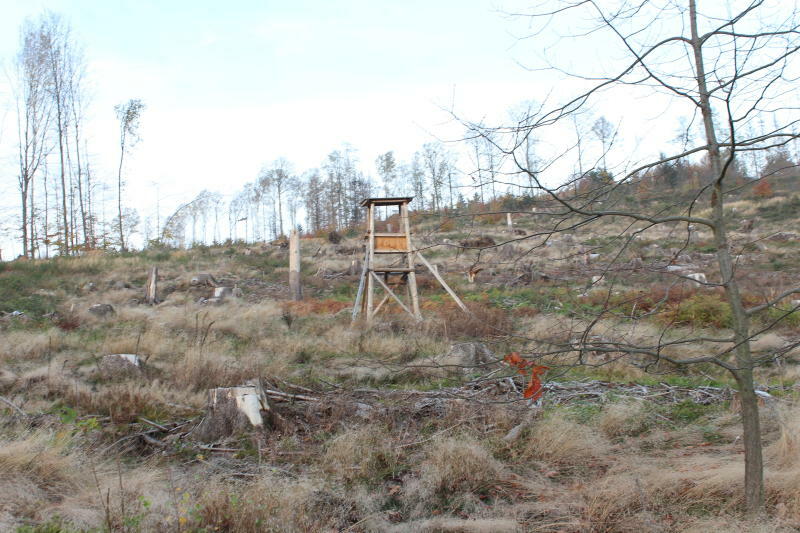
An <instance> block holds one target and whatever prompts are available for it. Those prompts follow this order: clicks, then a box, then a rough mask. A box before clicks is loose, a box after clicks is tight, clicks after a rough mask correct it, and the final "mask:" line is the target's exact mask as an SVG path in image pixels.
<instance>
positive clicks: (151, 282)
mask: <svg viewBox="0 0 800 533" xmlns="http://www.w3.org/2000/svg"><path fill="white" fill-rule="evenodd" d="M157 285H158V267H157V266H154V267H152V268H151V269H150V273H149V274H148V275H147V285H146V286H145V288H144V301H145V303H146V304H147V305H155V304H157V303H158V290H157Z"/></svg>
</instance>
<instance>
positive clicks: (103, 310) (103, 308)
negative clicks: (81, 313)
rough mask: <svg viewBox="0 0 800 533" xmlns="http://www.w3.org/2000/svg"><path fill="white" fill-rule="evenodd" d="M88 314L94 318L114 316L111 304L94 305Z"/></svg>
mask: <svg viewBox="0 0 800 533" xmlns="http://www.w3.org/2000/svg"><path fill="white" fill-rule="evenodd" d="M89 312H90V313H92V314H93V315H95V316H108V315H113V314H114V307H113V306H112V305H111V304H94V305H93V306H91V307H90V308H89Z"/></svg>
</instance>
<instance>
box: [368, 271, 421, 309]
mask: <svg viewBox="0 0 800 533" xmlns="http://www.w3.org/2000/svg"><path fill="white" fill-rule="evenodd" d="M372 277H373V278H375V279H376V280H377V281H378V283H380V284H381V287H383V290H385V291H386V292H387V294H389V296H391V297H392V298H394V300H395V301H396V302H397V303H398V304H399V305H400V307H402V308H403V310H404V311H405V312H406V313H408V314H409V315H411V316H413V317H414V318H417V317H416V316H414V313H412V312H411V310H410V309H409V308H408V307H406V304H404V303H403V301H402V300H401V299H400V298H398V297H397V295H396V294H395V293H394V291H393V290H392V289H390V288H389V286H388V285H387V284H386V283H384V282H383V280H382V279H381V278H380V276H378V275H377V274H375V273H374V272H373V273H372Z"/></svg>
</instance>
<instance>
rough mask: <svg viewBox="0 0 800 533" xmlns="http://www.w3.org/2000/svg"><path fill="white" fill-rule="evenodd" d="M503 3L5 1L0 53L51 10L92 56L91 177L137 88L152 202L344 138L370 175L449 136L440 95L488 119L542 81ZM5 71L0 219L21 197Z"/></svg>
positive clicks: (452, 128)
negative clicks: (392, 155)
mask: <svg viewBox="0 0 800 533" xmlns="http://www.w3.org/2000/svg"><path fill="white" fill-rule="evenodd" d="M507 5H508V2H507V3H506V4H505V5H504V7H505V6H507ZM500 8H501V6H500V5H499V4H498V3H496V2H493V1H489V0H469V1H463V0H460V1H458V0H437V1H435V2H434V1H425V0H422V1H418V0H411V1H408V0H404V1H402V2H400V1H393V2H390V1H375V0H372V1H370V0H344V1H341V0H337V1H325V0H320V1H295V2H277V1H263V0H261V1H258V0H246V1H236V2H231V3H221V2H218V1H213V2H212V1H208V0H200V1H197V0H194V1H191V2H189V1H175V0H170V1H155V0H149V1H136V2H134V1H130V0H72V1H59V0H28V1H25V2H21V1H13V0H12V1H9V0H3V1H0V12H2V13H3V16H2V17H0V61H2V65H3V67H4V70H6V71H7V70H8V69H9V68H10V66H11V62H12V61H13V57H14V54H15V53H16V51H17V49H18V42H19V41H18V39H19V27H20V24H21V23H22V21H23V20H24V19H25V17H36V16H38V15H39V14H40V13H42V12H43V11H44V10H51V11H54V12H56V13H59V14H61V15H62V16H63V17H64V18H65V20H66V21H67V22H68V23H69V24H70V26H71V28H72V31H73V34H74V39H75V41H76V42H78V43H80V44H81V45H82V46H83V48H84V54H85V57H86V61H87V66H88V69H87V70H88V76H87V79H88V83H89V88H90V94H91V102H90V107H89V110H88V116H87V133H88V136H89V149H90V151H91V152H92V156H93V158H92V159H93V163H94V167H95V174H96V175H97V176H99V177H101V178H102V179H104V180H106V181H108V182H109V183H112V182H113V181H114V179H115V172H116V164H117V158H118V157H119V147H118V125H117V123H116V119H115V116H114V112H113V107H114V105H115V104H117V103H120V102H123V101H126V100H128V99H130V98H140V99H142V100H143V101H144V102H145V104H146V106H147V108H146V109H145V111H144V112H143V115H142V119H141V136H142V142H141V143H140V144H139V145H138V146H137V147H136V148H135V150H134V151H133V153H132V155H131V156H130V159H129V164H128V165H127V168H126V176H127V183H128V185H127V187H128V191H129V193H128V194H129V197H130V198H132V199H138V201H141V199H143V198H145V193H146V192H147V190H149V189H153V183H154V182H157V183H159V193H160V196H161V197H162V204H163V207H162V214H163V212H165V211H167V210H168V209H169V206H170V204H171V205H172V206H174V205H177V204H178V203H180V202H181V201H183V200H187V199H189V198H191V197H193V196H194V195H195V194H197V193H198V192H199V191H200V190H201V189H203V188H208V189H211V190H217V191H220V192H223V193H232V192H234V190H236V189H238V188H239V187H241V186H242V185H243V184H244V183H245V182H247V181H250V180H252V179H254V178H255V177H256V175H257V173H258V171H259V169H260V168H261V166H262V165H263V164H265V163H268V162H269V161H271V160H273V159H276V158H278V157H286V158H287V159H288V160H290V161H291V162H292V163H293V164H294V167H295V169H296V170H299V171H302V170H304V169H307V168H313V167H317V166H319V165H320V164H321V163H322V161H323V160H324V158H325V156H326V155H327V154H328V153H329V152H330V151H332V150H333V149H336V148H339V147H340V146H341V145H342V143H344V142H347V143H350V144H351V145H352V146H353V147H355V148H356V149H357V150H358V157H359V159H360V160H361V162H362V165H361V166H362V168H363V170H364V171H365V172H367V173H369V174H374V169H373V161H374V160H375V157H376V156H377V155H378V154H379V153H382V152H385V151H387V150H395V151H396V153H397V155H398V156H399V157H400V158H402V159H405V158H408V157H410V155H411V154H412V153H413V152H414V151H415V150H417V149H419V148H420V147H421V145H422V144H423V143H424V142H428V141H430V140H432V139H433V135H435V136H438V137H440V138H444V139H454V138H457V137H458V135H459V134H460V133H461V128H460V127H456V125H455V124H453V123H452V121H450V120H449V117H448V116H447V114H446V113H443V112H442V111H441V109H440V107H441V106H444V107H450V106H451V105H453V104H455V109H456V110H457V111H459V112H462V113H465V114H469V115H471V116H474V117H478V118H480V117H481V116H484V115H487V116H498V115H501V114H502V113H503V112H504V110H506V109H507V108H508V107H509V106H510V105H512V104H514V103H515V102H518V101H521V100H524V99H530V98H534V97H536V95H537V94H541V93H542V87H543V84H542V80H541V77H536V76H531V75H530V73H527V72H525V71H524V69H521V68H520V67H519V66H518V65H517V63H516V62H515V61H516V60H517V59H518V58H515V51H514V49H513V47H514V45H515V43H516V39H515V37H513V36H512V35H511V33H510V32H511V31H512V28H511V25H510V23H509V21H508V20H507V18H506V17H505V16H504V15H503V14H502V13H500V12H499V11H498V10H499V9H500ZM6 81H7V80H6V79H3V80H2V82H0V113H1V114H0V117H4V118H5V119H6V120H5V121H3V122H2V131H0V169H1V170H0V172H2V174H0V175H1V176H3V177H2V178H0V193H1V194H2V196H3V198H4V200H3V201H2V202H0V203H1V204H2V206H3V207H4V208H5V209H4V210H3V211H1V212H0V217H3V218H8V216H9V215H10V214H13V212H14V211H13V209H11V210H10V209H9V208H10V207H15V206H16V196H15V194H16V190H15V189H16V184H15V178H14V171H15V168H14V149H15V141H16V139H15V130H14V122H13V118H14V116H13V112H12V109H11V105H12V101H11V96H10V94H9V88H8V86H7V83H6ZM11 199H13V200H11ZM9 200H11V201H9ZM134 207H138V208H139V210H140V212H141V213H142V215H143V216H144V215H147V214H149V213H148V212H147V210H145V209H142V207H141V205H135V206H134ZM7 255H8V254H6V256H7Z"/></svg>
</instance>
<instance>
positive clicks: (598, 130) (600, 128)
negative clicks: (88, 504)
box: [592, 117, 614, 171]
mask: <svg viewBox="0 0 800 533" xmlns="http://www.w3.org/2000/svg"><path fill="white" fill-rule="evenodd" d="M592 133H594V134H595V136H596V137H597V140H599V141H600V145H601V146H602V149H603V152H602V156H601V157H602V160H603V170H605V171H608V164H607V163H606V154H607V153H608V149H609V148H610V146H609V143H610V142H611V140H612V137H613V136H614V126H613V125H612V124H611V123H610V122H609V121H608V120H607V119H606V117H600V118H598V119H597V120H595V121H594V124H592Z"/></svg>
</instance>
